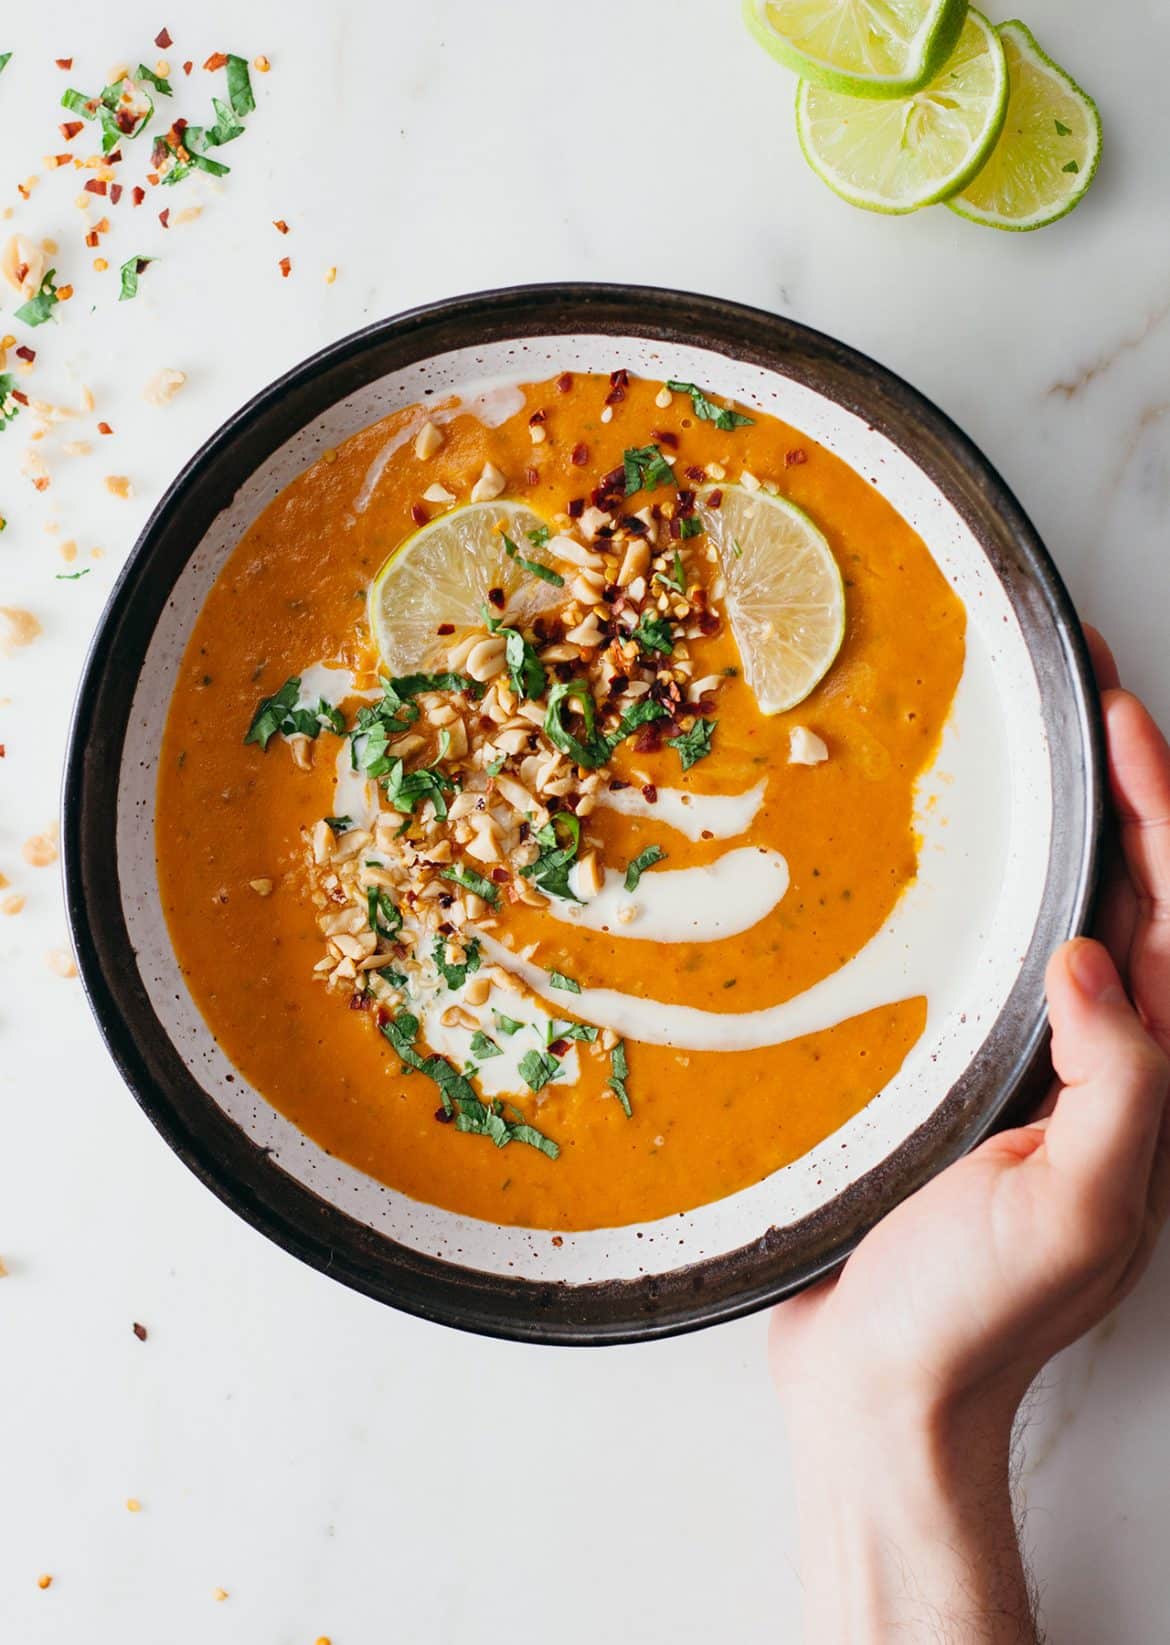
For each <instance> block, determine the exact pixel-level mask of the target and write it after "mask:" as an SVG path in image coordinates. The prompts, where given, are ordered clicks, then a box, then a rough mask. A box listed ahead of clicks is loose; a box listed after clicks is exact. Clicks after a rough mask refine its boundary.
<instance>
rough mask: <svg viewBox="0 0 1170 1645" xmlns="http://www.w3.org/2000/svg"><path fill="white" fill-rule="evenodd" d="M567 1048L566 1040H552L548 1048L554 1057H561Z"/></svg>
mask: <svg viewBox="0 0 1170 1645" xmlns="http://www.w3.org/2000/svg"><path fill="white" fill-rule="evenodd" d="M568 1049H569V1042H568V1040H553V1042H552V1044H551V1045H550V1046H549V1050H550V1051H551V1052H552V1054H553V1056H554V1057H563V1056H564V1054H565V1052H566V1051H567V1050H568Z"/></svg>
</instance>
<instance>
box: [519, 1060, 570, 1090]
mask: <svg viewBox="0 0 1170 1645" xmlns="http://www.w3.org/2000/svg"><path fill="white" fill-rule="evenodd" d="M517 1067H518V1068H519V1070H520V1075H521V1078H522V1079H523V1080H524V1083H525V1084H526V1085H527V1086H528V1089H529V1090H530V1091H534V1092H535V1091H543V1090H544V1088H545V1086H546V1085H547V1084H548V1082H549V1081H550V1080H553V1079H556V1077H557V1075H558V1074H559V1073H560V1071H561V1065H560V1063H559V1062H558V1061H557V1059H556V1058H555V1057H554V1056H552V1055H551V1054H550V1053H549V1052H548V1051H525V1053H524V1055H523V1056H522V1057H521V1058H520V1061H519V1063H518V1064H517Z"/></svg>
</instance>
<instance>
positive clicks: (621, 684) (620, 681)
mask: <svg viewBox="0 0 1170 1645" xmlns="http://www.w3.org/2000/svg"><path fill="white" fill-rule="evenodd" d="M629 683H630V676H629V675H628V674H615V675H614V676H613V678H612V680H610V682H609V684H608V686H607V687H606V691H607V693H608V694H609V696H611V697H620V696H621V694H622V692H623V691H624V690H625V689H626V687H627V686H628V685H629Z"/></svg>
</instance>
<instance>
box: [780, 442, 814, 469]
mask: <svg viewBox="0 0 1170 1645" xmlns="http://www.w3.org/2000/svg"><path fill="white" fill-rule="evenodd" d="M807 462H808V452H807V451H804V450H802V448H801V447H800V446H797V447H796V448H795V449H794V450H792V451H786V452H785V453H784V467H785V468H799V467H800V465H801V463H807Z"/></svg>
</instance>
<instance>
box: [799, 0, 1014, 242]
mask: <svg viewBox="0 0 1170 1645" xmlns="http://www.w3.org/2000/svg"><path fill="white" fill-rule="evenodd" d="M1007 100H1008V71H1007V62H1006V59H1005V57H1004V48H1003V46H1002V44H1001V43H1000V39H999V36H998V35H997V34H996V32H995V30H994V29H993V28H992V26H991V24H990V23H989V22H988V21H987V19H986V18H985V17H983V16H981V15H980V13H979V12H977V11H969V12H968V13H967V18H966V21H965V22H964V24H963V29H962V33H961V34H960V36H959V42H958V45H957V46H956V47H955V50H954V52H953V54H952V55H951V57H950V58H949V59H948V60H947V62H946V63H945V65H944V66H943V68H942V69H941V70H940V71H939V73H938V74H937V75H936V76H935V78H934V79H933V80H931V81H930V83H929V84H928V85H925V86H923V87H922V89H921V91H916V92H914V93H913V95H912V96H909V97H902V98H898V99H897V100H887V101H883V102H874V101H872V100H867V99H865V98H860V97H846V96H843V95H842V94H841V93H840V92H837V91H828V90H826V89H825V87H823V86H817V85H813V84H812V82H811V81H808V80H802V81H801V84H800V87H799V89H798V91H797V94H796V129H797V135H798V136H799V138H800V146H801V148H802V149H803V150H804V157H805V159H806V160H807V161H808V163H809V165H810V166H811V167H812V169H813V170H814V171H815V172H816V174H817V176H818V177H820V178H821V179H822V181H823V182H826V183H828V185H829V187H830V188H831V189H832V190H833V191H834V192H835V193H836V194H839V195H840V196H841V198H842V199H843V200H848V201H849V203H850V205H853V206H862V207H864V209H865V210H867V211H885V212H906V211H917V209H918V208H919V207H920V206H930V205H934V204H936V203H937V202H938V201H940V200H946V199H948V198H949V197H950V196H951V195H952V194H957V193H958V192H959V191H960V189H964V188H966V186H967V184H968V183H970V182H971V180H972V179H973V178H974V177H975V175H976V174H977V172H978V171H979V170H980V168H981V167H982V165H983V163H984V161H985V160H986V159H987V157H988V155H989V154H990V153H991V151H992V149H993V148H994V147H995V142H996V139H997V138H998V136H999V134H1000V131H1001V130H1002V128H1003V122H1004V113H1005V110H1006V108H1007Z"/></svg>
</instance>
